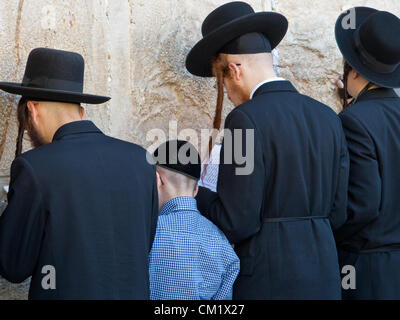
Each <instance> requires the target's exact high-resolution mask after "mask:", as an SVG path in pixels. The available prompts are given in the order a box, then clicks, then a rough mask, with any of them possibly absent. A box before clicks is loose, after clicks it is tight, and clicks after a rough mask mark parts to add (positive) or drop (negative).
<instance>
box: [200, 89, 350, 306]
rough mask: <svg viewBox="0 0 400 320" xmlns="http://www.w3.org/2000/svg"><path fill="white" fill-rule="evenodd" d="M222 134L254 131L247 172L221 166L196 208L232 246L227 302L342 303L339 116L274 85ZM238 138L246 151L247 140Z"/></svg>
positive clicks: (345, 163)
mask: <svg viewBox="0 0 400 320" xmlns="http://www.w3.org/2000/svg"><path fill="white" fill-rule="evenodd" d="M225 128H226V129H230V130H233V129H253V130H254V137H255V138H254V171H253V172H252V174H250V175H242V176H239V175H236V169H237V168H238V167H241V165H240V163H238V162H234V163H233V164H222V165H220V171H219V179H218V194H214V193H212V192H211V191H208V190H206V189H204V188H202V189H201V190H200V192H199V195H198V201H199V207H200V209H201V211H202V212H203V213H204V214H205V215H206V216H207V217H208V218H209V219H211V221H213V222H214V223H215V224H216V225H217V226H218V227H220V228H221V229H222V231H223V232H225V234H226V235H227V237H228V239H229V240H230V241H231V242H233V243H235V244H236V246H235V250H236V252H237V254H238V256H239V258H240V260H241V271H240V275H239V277H238V280H237V281H236V284H235V288H234V297H235V298H236V299H340V297H341V281H340V274H339V266H338V258H337V251H336V246H335V241H334V238H333V233H332V228H331V226H333V227H334V228H337V227H339V226H341V225H342V224H343V223H344V222H345V221H346V205H347V183H348V171H349V159H348V152H347V147H346V141H345V138H344V134H343V130H342V126H341V123H340V120H339V118H338V117H337V115H336V114H335V113H334V112H333V111H332V110H331V109H330V108H329V107H327V106H325V105H323V104H321V103H319V102H317V101H315V100H313V99H311V98H309V97H307V96H304V95H301V94H299V93H298V92H297V91H296V89H295V88H294V87H293V86H292V85H291V84H290V82H288V81H274V82H270V83H267V84H264V85H263V86H261V87H260V88H259V89H258V90H257V91H256V93H255V95H254V97H253V99H252V100H250V101H249V102H247V103H245V104H243V105H241V106H239V107H237V108H235V109H234V110H233V111H232V112H231V113H230V114H229V115H228V117H227V119H226V122H225ZM237 139H242V141H243V143H239V145H240V144H241V145H242V149H243V150H246V149H245V148H246V142H247V143H248V141H246V137H245V133H243V136H241V137H240V136H236V137H235V136H234V138H233V140H234V141H235V140H236V142H238V140H237ZM225 143H226V139H224V144H223V147H222V153H221V163H224V157H225V153H226V152H229V151H227V148H226V146H225Z"/></svg>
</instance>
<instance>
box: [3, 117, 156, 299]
mask: <svg viewBox="0 0 400 320" xmlns="http://www.w3.org/2000/svg"><path fill="white" fill-rule="evenodd" d="M8 201H9V203H8V206H7V208H6V210H5V212H4V213H3V215H2V217H1V219H0V274H1V275H2V276H3V277H4V278H6V279H7V280H9V281H11V282H15V283H19V282H22V281H24V280H25V279H27V278H28V277H29V276H32V281H31V287H30V291H29V298H30V299H148V298H149V278H148V253H149V251H150V249H151V246H152V242H153V238H154V234H155V228H156V223H157V214H158V200H157V189H156V180H155V169H154V167H153V166H151V165H149V164H148V162H147V160H146V151H145V150H144V149H142V148H141V147H139V146H136V145H134V144H131V143H128V142H124V141H120V140H117V139H113V138H110V137H108V136H106V135H104V134H103V133H102V132H101V131H100V130H99V129H98V128H97V127H96V126H95V125H94V124H93V123H92V122H90V121H78V122H72V123H69V124H66V125H64V126H62V127H61V128H60V129H59V130H58V131H57V132H56V134H55V135H54V139H53V142H52V143H51V144H48V145H45V146H42V147H40V148H37V149H35V150H32V151H29V152H27V153H25V154H23V155H22V156H20V157H18V158H17V159H16V160H15V161H14V162H13V164H12V168H11V184H10V191H9V194H8ZM47 265H50V266H53V267H54V268H55V270H56V289H55V290H51V289H50V290H44V289H43V288H42V283H41V282H42V280H43V279H44V277H45V276H46V274H48V273H46V274H42V269H43V267H44V266H47ZM45 271H46V270H45Z"/></svg>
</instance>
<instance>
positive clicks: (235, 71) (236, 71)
mask: <svg viewBox="0 0 400 320" xmlns="http://www.w3.org/2000/svg"><path fill="white" fill-rule="evenodd" d="M228 67H229V70H230V72H231V74H232V77H233V78H234V79H235V80H236V81H239V80H240V78H241V77H242V70H241V69H240V68H239V66H238V65H237V64H235V63H233V62H231V63H229V65H228Z"/></svg>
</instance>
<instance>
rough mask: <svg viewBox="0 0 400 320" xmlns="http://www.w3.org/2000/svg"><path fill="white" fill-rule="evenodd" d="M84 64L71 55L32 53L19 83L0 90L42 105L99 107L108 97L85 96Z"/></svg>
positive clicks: (40, 50)
mask: <svg viewBox="0 0 400 320" xmlns="http://www.w3.org/2000/svg"><path fill="white" fill-rule="evenodd" d="M84 71H85V61H84V59H83V57H82V56H81V55H80V54H78V53H74V52H68V51H61V50H54V49H47V48H37V49H34V50H32V51H31V53H30V54H29V57H28V62H27V63H26V68H25V75H24V79H23V80H22V83H13V82H0V89H1V90H4V91H6V92H9V93H12V94H17V95H22V96H24V97H29V98H32V99H40V100H44V101H59V102H67V103H88V104H99V103H104V102H106V101H108V100H110V98H109V97H103V96H97V95H91V94H84V93H83V79H84Z"/></svg>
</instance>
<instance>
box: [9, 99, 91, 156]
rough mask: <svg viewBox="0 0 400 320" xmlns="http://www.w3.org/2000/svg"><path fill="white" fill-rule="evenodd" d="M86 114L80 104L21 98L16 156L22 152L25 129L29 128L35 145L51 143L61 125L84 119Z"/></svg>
mask: <svg viewBox="0 0 400 320" xmlns="http://www.w3.org/2000/svg"><path fill="white" fill-rule="evenodd" d="M84 115H85V112H84V109H83V108H82V107H81V106H80V105H79V104H74V103H62V102H49V101H36V100H30V99H27V98H21V100H20V102H19V104H18V122H19V131H18V139H17V151H16V156H18V155H19V154H21V152H22V139H23V134H24V131H25V130H28V133H29V136H30V137H31V139H32V144H33V145H34V147H38V146H40V145H43V144H48V143H51V142H52V140H53V136H54V134H55V133H56V131H57V130H58V129H59V128H60V127H61V126H63V125H65V124H67V123H69V122H74V121H80V120H83V118H84Z"/></svg>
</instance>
